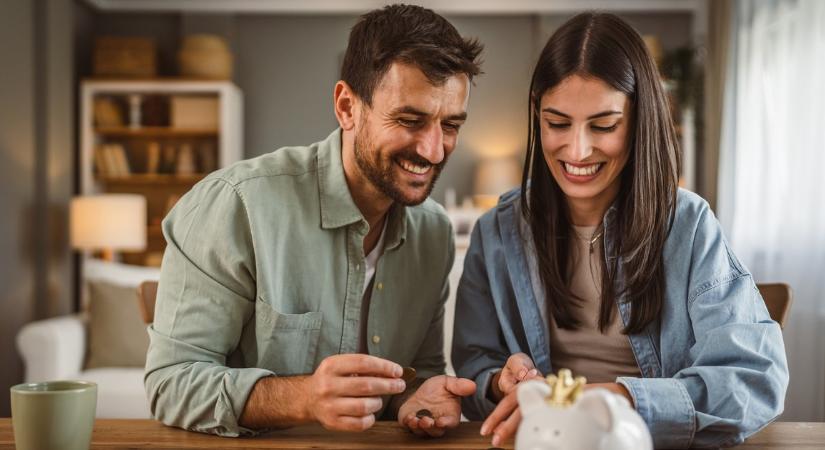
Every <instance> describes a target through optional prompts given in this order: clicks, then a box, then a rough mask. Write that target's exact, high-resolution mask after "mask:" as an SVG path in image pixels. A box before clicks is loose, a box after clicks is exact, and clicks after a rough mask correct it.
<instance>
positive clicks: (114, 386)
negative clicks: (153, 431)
mask: <svg viewBox="0 0 825 450" xmlns="http://www.w3.org/2000/svg"><path fill="white" fill-rule="evenodd" d="M77 379H79V380H85V381H91V382H93V383H97V411H96V414H95V415H96V416H97V417H98V418H101V419H149V418H151V417H152V415H151V413H150V412H149V401H148V400H147V399H146V391H145V390H144V388H143V369H142V368H132V367H129V368H127V367H110V368H105V369H90V370H86V371H84V372H81V373H80V374H79V375H78V376H77Z"/></svg>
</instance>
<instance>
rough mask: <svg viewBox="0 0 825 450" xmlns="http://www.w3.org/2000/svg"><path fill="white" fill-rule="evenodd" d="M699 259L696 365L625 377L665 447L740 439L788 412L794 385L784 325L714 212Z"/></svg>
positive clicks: (700, 236)
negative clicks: (771, 313) (772, 312)
mask: <svg viewBox="0 0 825 450" xmlns="http://www.w3.org/2000/svg"><path fill="white" fill-rule="evenodd" d="M692 259H693V260H692V276H691V282H690V286H689V292H690V295H689V297H688V299H687V307H688V314H689V316H690V323H691V326H692V328H693V330H692V331H693V335H694V337H695V342H694V343H693V345H692V346H690V347H689V348H688V352H689V353H688V355H687V360H688V361H689V362H690V365H689V366H687V367H683V368H681V370H678V371H677V372H676V373H674V374H672V375H671V376H670V377H669V378H647V379H640V378H618V380H617V381H618V382H619V383H621V384H623V385H624V386H625V387H627V389H628V390H629V391H630V393H631V395H632V396H633V399H634V401H635V403H636V409H637V410H638V412H639V414H640V415H641V416H642V418H644V420H645V422H646V423H647V425H648V427H649V428H650V431H651V434H652V435H653V437H654V443H655V445H656V447H658V448H662V447H665V448H686V447H690V446H695V447H720V446H723V447H724V446H732V445H737V444H740V443H742V442H743V441H744V440H745V438H747V437H748V436H750V435H752V434H753V433H756V432H757V431H759V430H760V429H762V428H763V427H764V426H766V425H767V424H769V423H770V422H771V421H772V420H774V419H775V418H776V417H777V416H778V415H779V414H780V413H781V412H782V410H783V407H784V401H785V392H786V389H787V386H788V364H787V360H786V357H785V344H784V341H783V339H782V332H781V330H780V328H779V325H778V324H777V323H776V322H774V321H773V320H771V318H770V316H769V315H768V311H767V309H766V307H765V304H764V301H763V300H762V297H761V296H760V294H759V291H758V290H757V288H756V285H755V284H754V282H753V279H752V277H751V275H750V274H749V273H748V272H747V270H746V269H745V268H744V267H743V266H742V265H741V263H740V262H739V261H738V260H737V259H736V257H735V256H734V255H733V253H732V252H731V251H730V249H729V248H728V246H727V243H726V242H725V240H724V237H723V235H722V231H721V228H720V227H719V225H718V222H717V221H716V220H715V219H714V218H713V216H712V214H711V213H710V212H709V211H706V213H705V215H704V217H702V220H701V221H700V223H699V226H698V230H697V233H696V237H695V242H694V250H693V257H692ZM663 326H664V325H663Z"/></svg>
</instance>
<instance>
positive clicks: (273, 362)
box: [255, 298, 322, 375]
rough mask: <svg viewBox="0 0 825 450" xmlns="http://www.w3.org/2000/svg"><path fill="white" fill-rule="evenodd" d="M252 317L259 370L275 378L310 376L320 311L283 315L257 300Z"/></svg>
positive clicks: (319, 325) (319, 333)
mask: <svg viewBox="0 0 825 450" xmlns="http://www.w3.org/2000/svg"><path fill="white" fill-rule="evenodd" d="M255 317H256V318H255V320H256V323H255V326H256V330H255V334H256V340H257V344H258V364H259V367H261V368H264V369H269V370H272V371H273V372H275V373H276V374H278V375H300V374H308V373H312V371H313V364H314V362H315V354H316V352H317V349H318V339H319V338H320V336H321V322H322V317H321V312H320V311H312V312H307V313H303V314H283V313H280V312H278V311H276V310H275V309H273V308H272V306H270V304H269V303H267V302H266V301H265V300H263V299H262V298H260V299H258V301H257V302H256V303H255Z"/></svg>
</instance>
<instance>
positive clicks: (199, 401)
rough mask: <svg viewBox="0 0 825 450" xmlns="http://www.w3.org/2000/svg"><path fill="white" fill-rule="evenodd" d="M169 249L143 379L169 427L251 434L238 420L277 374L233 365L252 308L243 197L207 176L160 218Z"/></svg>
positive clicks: (155, 411)
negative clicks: (263, 382) (256, 391)
mask: <svg viewBox="0 0 825 450" xmlns="http://www.w3.org/2000/svg"><path fill="white" fill-rule="evenodd" d="M163 233H164V237H165V238H166V242H167V247H166V251H165V254H164V257H163V265H162V269H161V278H160V284H159V288H158V294H157V300H156V305H155V318H154V323H153V324H152V325H151V326H150V328H149V335H150V338H151V343H150V346H149V351H148V354H147V360H146V372H145V376H144V384H145V388H146V393H147V395H148V397H149V402H150V408H151V411H152V414H153V415H154V417H155V418H156V419H158V420H160V421H162V422H163V423H164V424H166V425H171V426H176V427H180V428H185V429H189V430H194V431H200V432H207V433H214V434H218V435H223V436H239V435H248V434H254V433H255V432H254V431H253V430H250V429H246V428H244V427H241V426H240V425H239V424H238V419H239V417H240V415H241V413H242V412H243V408H244V405H245V404H246V400H247V398H248V396H249V394H250V392H251V391H252V388H253V387H254V385H255V383H256V382H257V381H258V380H259V379H260V378H262V377H266V376H271V375H274V374H273V373H272V372H270V371H267V370H263V369H257V368H230V367H227V359H228V357H229V355H230V354H232V353H233V352H234V351H235V350H236V349H237V347H238V345H239V342H240V339H241V333H242V331H243V328H244V326H245V325H246V324H247V323H248V322H249V321H250V320H251V319H252V318H253V313H254V310H255V301H254V300H255V298H256V297H255V293H256V276H255V257H254V252H253V244H252V238H251V233H250V230H249V222H248V217H247V214H246V208H245V207H244V202H243V198H242V197H241V196H240V195H239V193H238V192H237V191H236V190H235V189H234V187H233V186H232V185H231V184H229V183H228V182H226V181H224V180H222V179H220V178H214V179H207V180H205V181H203V182H202V183H200V184H199V185H197V186H196V187H195V188H194V189H193V190H192V191H191V192H190V193H188V194H187V195H186V196H184V197H183V198H182V199H181V200H180V201H179V202H178V204H177V205H176V206H175V208H174V209H173V211H172V212H171V213H170V215H169V216H168V217H167V218H166V219H165V220H164V222H163Z"/></svg>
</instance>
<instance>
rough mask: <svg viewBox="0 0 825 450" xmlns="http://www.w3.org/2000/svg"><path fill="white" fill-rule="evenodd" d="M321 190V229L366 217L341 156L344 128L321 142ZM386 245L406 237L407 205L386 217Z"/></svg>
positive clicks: (341, 225)
mask: <svg viewBox="0 0 825 450" xmlns="http://www.w3.org/2000/svg"><path fill="white" fill-rule="evenodd" d="M318 189H319V192H320V196H321V228H323V229H333V228H340V227H343V226H347V225H351V224H353V223H356V222H363V224H364V227H365V228H364V233H366V220H365V219H364V216H363V215H362V214H361V210H359V209H358V207H357V206H356V205H355V201H354V200H353V199H352V195H351V194H350V191H349V185H348V184H347V179H346V176H345V175H344V163H343V160H342V156H341V129H340V128H338V129H336V130H335V131H333V132H332V133H331V134H330V135H329V136H328V137H327V138H326V139H324V140H323V141H321V142H319V143H318ZM387 221H388V222H387V231H386V237H385V239H386V242H385V243H386V245H385V248H386V249H388V250H391V249H394V248H396V247H398V246H400V245H401V244H403V243H404V241H405V240H406V238H407V208H406V207H404V206H402V205H399V204H398V203H395V204H393V205H392V207H391V208H390V211H389V214H388V216H387Z"/></svg>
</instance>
